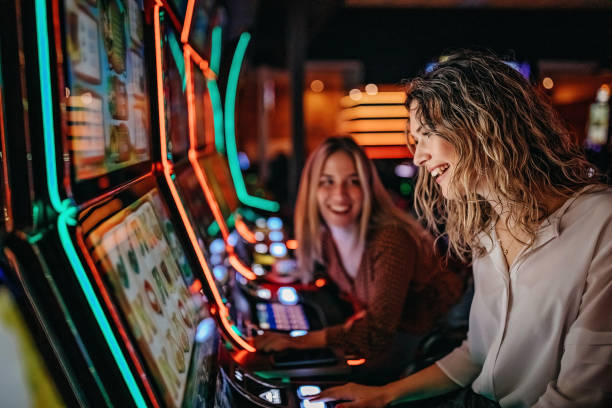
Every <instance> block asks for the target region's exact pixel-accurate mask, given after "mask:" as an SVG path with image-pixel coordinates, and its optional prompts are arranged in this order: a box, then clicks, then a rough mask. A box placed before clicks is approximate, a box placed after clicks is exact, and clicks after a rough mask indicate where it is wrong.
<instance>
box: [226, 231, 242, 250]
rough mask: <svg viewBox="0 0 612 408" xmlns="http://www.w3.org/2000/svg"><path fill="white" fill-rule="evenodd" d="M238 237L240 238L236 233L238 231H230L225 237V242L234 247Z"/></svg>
mask: <svg viewBox="0 0 612 408" xmlns="http://www.w3.org/2000/svg"><path fill="white" fill-rule="evenodd" d="M239 238H240V235H239V234H238V232H236V231H232V232H231V233H230V234H229V236H228V237H227V243H228V244H230V245H231V246H233V247H235V246H236V245H237V244H238V240H239Z"/></svg>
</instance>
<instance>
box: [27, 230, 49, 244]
mask: <svg viewBox="0 0 612 408" xmlns="http://www.w3.org/2000/svg"><path fill="white" fill-rule="evenodd" d="M44 236H45V234H44V233H43V232H42V231H41V232H39V233H38V234H34V235H28V238H27V240H28V242H29V243H30V244H35V243H37V242H38V241H40V240H41V239H42V237H44Z"/></svg>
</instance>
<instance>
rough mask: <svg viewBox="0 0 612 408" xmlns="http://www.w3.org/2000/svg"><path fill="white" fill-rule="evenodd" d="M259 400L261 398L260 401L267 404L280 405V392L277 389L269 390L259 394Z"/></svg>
mask: <svg viewBox="0 0 612 408" xmlns="http://www.w3.org/2000/svg"><path fill="white" fill-rule="evenodd" d="M259 398H261V399H262V400H266V401H268V402H271V403H272V404H280V403H281V396H280V390H277V389H274V388H273V389H271V390H268V391H265V392H262V393H261V394H259Z"/></svg>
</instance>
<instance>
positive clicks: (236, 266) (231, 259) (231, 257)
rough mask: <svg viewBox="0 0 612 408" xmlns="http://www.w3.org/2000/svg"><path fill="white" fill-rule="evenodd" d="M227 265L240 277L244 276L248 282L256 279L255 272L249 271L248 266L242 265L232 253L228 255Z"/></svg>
mask: <svg viewBox="0 0 612 408" xmlns="http://www.w3.org/2000/svg"><path fill="white" fill-rule="evenodd" d="M229 263H230V265H232V267H233V268H234V269H235V270H237V271H238V273H239V274H241V275H242V276H244V277H245V278H247V279H248V280H255V279H257V275H255V272H253V271H252V270H251V268H249V267H248V266H246V265H245V264H243V263H242V261H241V260H240V258H238V256H237V255H236V254H235V253H234V252H231V253H230V254H229Z"/></svg>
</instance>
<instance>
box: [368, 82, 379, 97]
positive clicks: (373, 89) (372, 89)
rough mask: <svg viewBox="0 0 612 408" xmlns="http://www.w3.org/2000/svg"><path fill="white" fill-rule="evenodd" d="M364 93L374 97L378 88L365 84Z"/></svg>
mask: <svg viewBox="0 0 612 408" xmlns="http://www.w3.org/2000/svg"><path fill="white" fill-rule="evenodd" d="M365 91H366V93H367V94H368V95H376V94H377V93H378V87H377V86H376V85H375V84H367V85H366V86H365Z"/></svg>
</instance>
